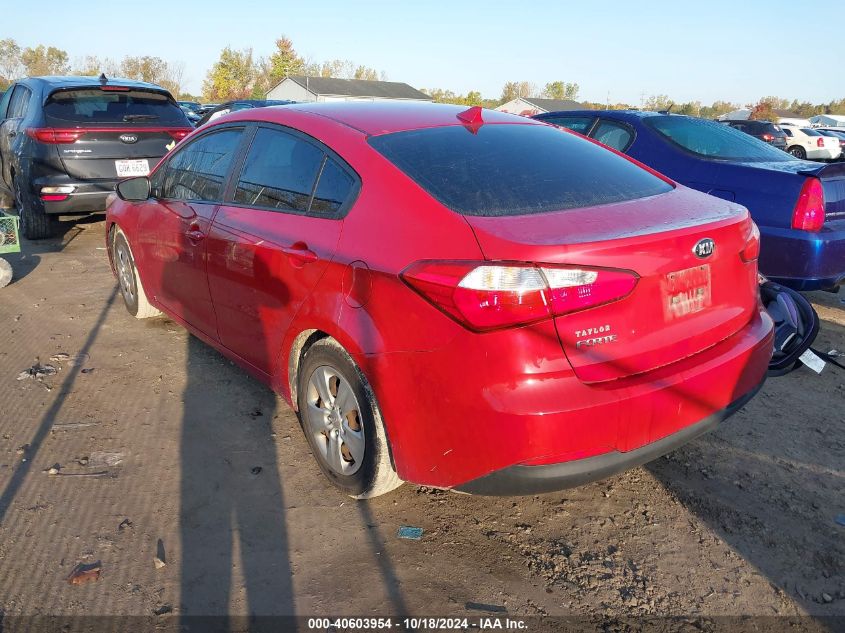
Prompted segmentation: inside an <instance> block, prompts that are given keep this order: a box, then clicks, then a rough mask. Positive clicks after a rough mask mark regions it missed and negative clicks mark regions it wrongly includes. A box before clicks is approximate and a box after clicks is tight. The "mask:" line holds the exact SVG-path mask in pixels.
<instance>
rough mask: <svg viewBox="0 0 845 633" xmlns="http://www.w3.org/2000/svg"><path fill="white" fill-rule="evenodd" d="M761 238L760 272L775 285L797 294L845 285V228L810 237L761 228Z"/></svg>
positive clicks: (824, 229)
mask: <svg viewBox="0 0 845 633" xmlns="http://www.w3.org/2000/svg"><path fill="white" fill-rule="evenodd" d="M838 228H839V227H837V229H838ZM760 235H761V239H760V272H761V273H763V274H764V275H766V277H768V278H770V279H772V280H773V281H776V282H778V283H780V284H783V285H784V286H788V287H789V288H794V289H795V290H827V289H833V288H835V287H836V286H838V285H840V284H842V283H845V227H842V228H841V229H840V230H836V229H831V228H830V227H827V226H826V227H825V228H823V229H822V231H821V232H819V233H810V232H808V231H798V230H796V229H783V228H775V227H770V226H760Z"/></svg>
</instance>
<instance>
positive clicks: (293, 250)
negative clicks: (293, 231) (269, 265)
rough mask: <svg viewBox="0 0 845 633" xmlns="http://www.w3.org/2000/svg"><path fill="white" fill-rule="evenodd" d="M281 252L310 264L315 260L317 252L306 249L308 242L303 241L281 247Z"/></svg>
mask: <svg viewBox="0 0 845 633" xmlns="http://www.w3.org/2000/svg"><path fill="white" fill-rule="evenodd" d="M282 252H283V253H284V254H285V255H287V256H288V257H290V258H291V259H293V260H296V261H298V262H300V263H302V264H310V263H311V262H316V261H317V253H315V252H314V251H312V250H309V249H308V244H306V243H305V242H296V243H295V244H293V245H291V246H288V247H282Z"/></svg>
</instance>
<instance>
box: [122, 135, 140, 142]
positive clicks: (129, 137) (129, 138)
mask: <svg viewBox="0 0 845 633" xmlns="http://www.w3.org/2000/svg"><path fill="white" fill-rule="evenodd" d="M120 140H121V141H123V142H124V143H135V142H137V141H138V136H137V135H136V134H121V135H120Z"/></svg>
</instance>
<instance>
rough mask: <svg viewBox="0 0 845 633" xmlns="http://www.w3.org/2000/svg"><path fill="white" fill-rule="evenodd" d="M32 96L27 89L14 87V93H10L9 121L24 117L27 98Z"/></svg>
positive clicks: (27, 103)
mask: <svg viewBox="0 0 845 633" xmlns="http://www.w3.org/2000/svg"><path fill="white" fill-rule="evenodd" d="M31 95H32V92H30V90H29V88H25V87H24V86H15V91H14V92H13V93H12V99H11V101H9V117H8V118H10V119H21V118H23V117H24V116H25V115H26V111H27V108H28V107H29V98H30V96H31Z"/></svg>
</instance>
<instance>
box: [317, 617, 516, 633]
mask: <svg viewBox="0 0 845 633" xmlns="http://www.w3.org/2000/svg"><path fill="white" fill-rule="evenodd" d="M393 628H396V629H399V630H406V631H468V630H476V631H526V630H527V629H528V625H527V623H526V622H525V621H524V620H520V619H519V618H500V617H480V618H434V617H430V618H422V617H421V618H308V629H309V630H313V631H337V632H340V631H367V630H370V631H378V630H385V629H393Z"/></svg>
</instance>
